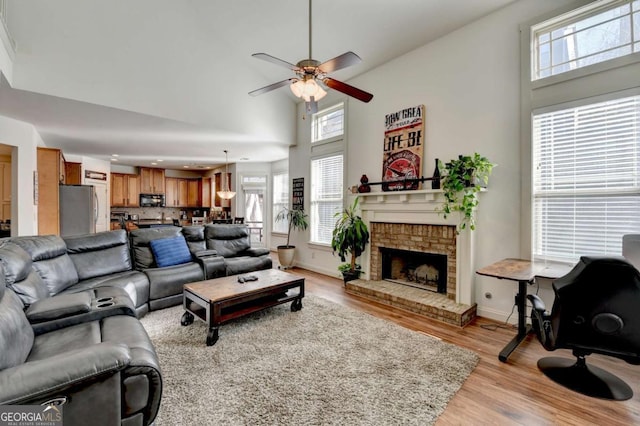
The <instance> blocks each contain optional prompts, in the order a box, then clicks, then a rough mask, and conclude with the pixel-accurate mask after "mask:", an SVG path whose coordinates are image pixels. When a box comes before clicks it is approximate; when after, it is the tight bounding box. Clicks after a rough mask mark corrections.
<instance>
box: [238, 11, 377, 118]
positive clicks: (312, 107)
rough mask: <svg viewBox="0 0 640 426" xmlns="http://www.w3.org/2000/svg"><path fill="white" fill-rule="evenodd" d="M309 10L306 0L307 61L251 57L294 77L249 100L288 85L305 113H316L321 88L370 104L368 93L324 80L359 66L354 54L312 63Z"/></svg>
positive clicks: (257, 91)
mask: <svg viewBox="0 0 640 426" xmlns="http://www.w3.org/2000/svg"><path fill="white" fill-rule="evenodd" d="M311 9H312V8H311V0H309V59H303V60H301V61H299V62H298V63H297V64H295V65H294V64H292V63H289V62H287V61H284V60H282V59H278V58H276V57H274V56H271V55H268V54H266V53H254V54H253V55H251V56H253V57H254V58H258V59H262V60H264V61H267V62H271V63H272V64H276V65H280V66H282V67H285V68H288V69H290V70H291V71H293V72H294V73H296V75H297V77H292V78H288V79H286V80H282V81H279V82H277V83H273V84H270V85H268V86H265V87H262V88H260V89H256V90H253V91H251V92H249V94H250V95H251V96H258V95H261V94H263V93H267V92H270V91H272V90H275V89H278V88H280V87H283V86H286V85H290V87H291V91H292V92H293V94H294V95H296V96H297V97H299V98H303V99H304V100H305V102H306V106H307V111H308V112H317V110H318V104H317V101H319V100H320V99H322V98H323V97H324V96H325V95H326V94H327V92H326V91H325V90H324V88H323V86H324V87H327V88H330V89H334V90H337V91H338V92H342V93H344V94H346V95H349V96H351V97H354V98H356V99H358V100H360V101H362V102H369V101H370V100H371V99H373V95H372V94H371V93H367V92H365V91H364V90H360V89H358V88H357V87H353V86H350V85H348V84H347V83H343V82H341V81H338V80H336V79H334V78H331V77H328V76H327V74H329V73H331V72H333V71H337V70H339V69H342V68H346V67H349V66H351V65H355V64H357V63H359V62H361V61H362V59H360V57H359V56H358V55H356V54H355V53H353V52H346V53H343V54H342V55H340V56H336V57H335V58H333V59H329V60H328V61H326V62H323V63H320V62H319V61H316V60H315V59H312V56H311ZM319 83H320V84H319Z"/></svg>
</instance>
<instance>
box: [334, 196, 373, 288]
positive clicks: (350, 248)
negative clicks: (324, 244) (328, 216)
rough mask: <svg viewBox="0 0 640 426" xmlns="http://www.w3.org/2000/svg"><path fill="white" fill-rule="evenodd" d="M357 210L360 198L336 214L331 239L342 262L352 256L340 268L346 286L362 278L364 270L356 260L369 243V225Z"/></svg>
mask: <svg viewBox="0 0 640 426" xmlns="http://www.w3.org/2000/svg"><path fill="white" fill-rule="evenodd" d="M357 210H358V198H357V197H356V198H355V200H353V204H351V205H350V206H349V207H347V208H345V209H344V210H342V211H341V212H338V213H336V215H335V217H336V225H335V227H334V229H333V234H332V238H331V248H332V249H333V252H334V253H336V252H337V253H338V256H340V260H341V261H342V262H346V260H347V256H348V255H350V256H351V259H350V261H349V262H348V263H343V264H341V265H340V266H338V270H339V271H340V272H342V277H343V279H344V282H345V284H346V283H347V281H351V280H355V279H358V278H360V274H361V273H362V269H361V267H360V265H359V264H357V263H356V259H357V258H358V257H359V256H360V255H361V254H362V253H363V252H364V250H365V248H366V246H367V243H368V242H369V230H368V229H367V224H366V223H364V221H363V220H362V218H361V217H360V216H359V215H358V214H357Z"/></svg>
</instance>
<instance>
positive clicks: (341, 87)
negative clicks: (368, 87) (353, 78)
mask: <svg viewBox="0 0 640 426" xmlns="http://www.w3.org/2000/svg"><path fill="white" fill-rule="evenodd" d="M322 82H323V83H324V84H326V85H327V87H330V88H332V89H335V90H337V91H338V92H342V93H344V94H346V95H349V96H351V97H354V98H356V99H357V100H359V101H362V102H369V101H370V100H371V99H373V95H372V94H371V93H367V92H365V91H364V90H360V89H358V88H357V87H353V86H350V85H348V84H347V83H343V82H341V81H338V80H335V79H333V78H331V77H325V78H324V79H323V80H322Z"/></svg>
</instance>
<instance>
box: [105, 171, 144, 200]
mask: <svg viewBox="0 0 640 426" xmlns="http://www.w3.org/2000/svg"><path fill="white" fill-rule="evenodd" d="M111 206H112V207H139V206H140V177H139V176H138V175H129V174H124V173H111Z"/></svg>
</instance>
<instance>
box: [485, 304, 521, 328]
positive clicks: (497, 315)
mask: <svg viewBox="0 0 640 426" xmlns="http://www.w3.org/2000/svg"><path fill="white" fill-rule="evenodd" d="M509 314H510V312H504V311H498V310H495V309H491V308H483V307H481V306H478V316H479V317H483V318H489V319H492V320H494V321H498V322H502V323H504V322H505V321H507V318H509ZM517 323H518V311H517V310H515V309H514V311H513V315H511V318H509V324H517Z"/></svg>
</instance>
